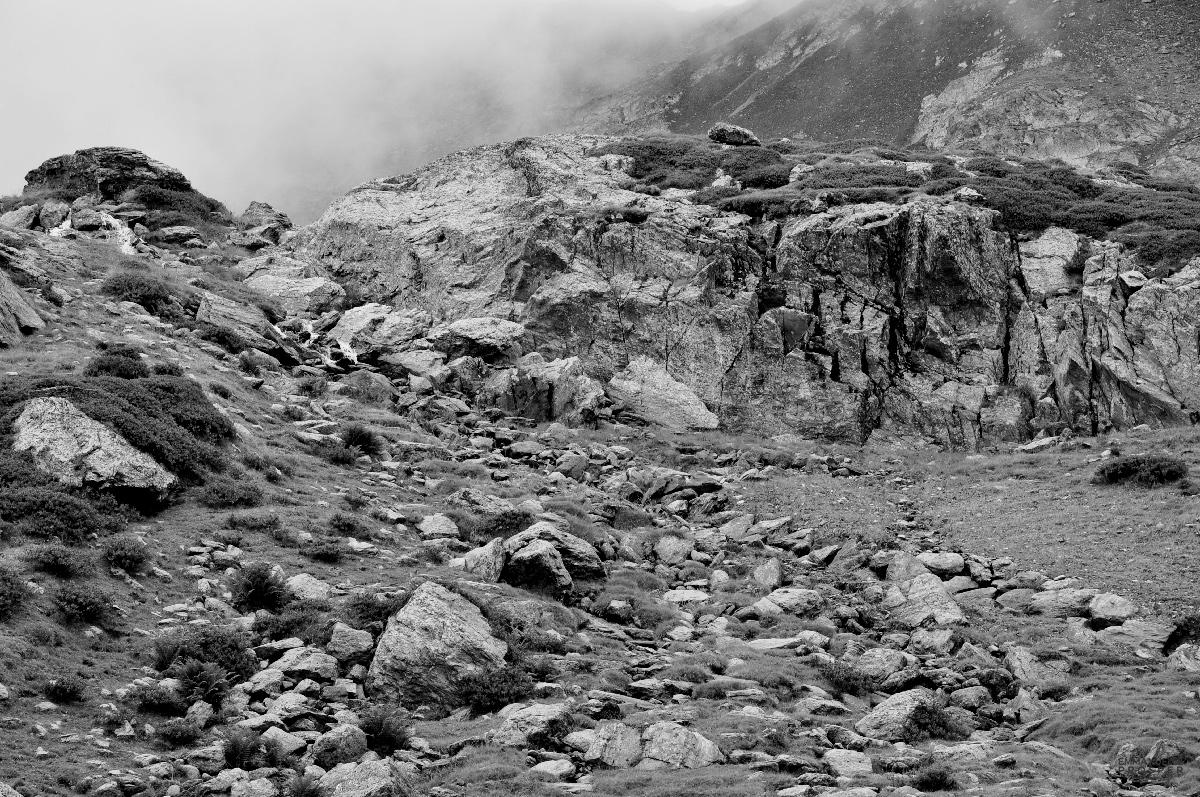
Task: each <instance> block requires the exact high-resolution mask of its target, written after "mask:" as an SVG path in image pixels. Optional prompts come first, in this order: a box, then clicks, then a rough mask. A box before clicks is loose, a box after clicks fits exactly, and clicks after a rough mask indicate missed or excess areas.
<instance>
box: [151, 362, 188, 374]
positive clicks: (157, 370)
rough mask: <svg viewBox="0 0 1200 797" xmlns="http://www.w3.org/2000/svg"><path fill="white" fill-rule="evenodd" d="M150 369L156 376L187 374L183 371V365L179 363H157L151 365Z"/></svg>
mask: <svg viewBox="0 0 1200 797" xmlns="http://www.w3.org/2000/svg"><path fill="white" fill-rule="evenodd" d="M150 370H151V372H152V373H153V374H154V375H155V376H175V377H183V376H186V374H185V373H184V371H183V366H181V365H179V364H178V363H167V362H161V363H155V364H154V365H152V366H150Z"/></svg>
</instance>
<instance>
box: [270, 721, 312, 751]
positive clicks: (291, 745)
mask: <svg viewBox="0 0 1200 797" xmlns="http://www.w3.org/2000/svg"><path fill="white" fill-rule="evenodd" d="M262 738H263V741H265V742H268V743H270V744H274V745H277V746H278V747H279V750H280V752H282V753H283V754H284V755H295V754H297V753H303V752H304V751H305V750H306V749H307V748H308V742H306V741H304V739H302V738H300V737H299V736H297V735H295V734H294V733H288V732H287V731H285V730H283V729H282V728H276V727H273V726H272V727H270V728H267V729H266V730H265V731H263V733H262Z"/></svg>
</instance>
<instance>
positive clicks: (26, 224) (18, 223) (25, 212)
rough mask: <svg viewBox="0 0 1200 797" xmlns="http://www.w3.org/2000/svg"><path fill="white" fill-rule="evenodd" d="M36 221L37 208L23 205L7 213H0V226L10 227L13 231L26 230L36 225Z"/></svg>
mask: <svg viewBox="0 0 1200 797" xmlns="http://www.w3.org/2000/svg"><path fill="white" fill-rule="evenodd" d="M37 219H38V206H37V205H23V206H22V207H19V208H16V209H15V210H10V211H8V212H7V213H0V226H4V227H12V228H13V229H14V230H28V229H29V228H30V227H32V226H33V225H34V224H36V223H37Z"/></svg>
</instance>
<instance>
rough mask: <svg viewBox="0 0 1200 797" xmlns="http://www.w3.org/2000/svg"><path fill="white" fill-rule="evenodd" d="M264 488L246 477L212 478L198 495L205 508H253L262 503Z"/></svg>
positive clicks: (221, 476) (219, 476)
mask: <svg viewBox="0 0 1200 797" xmlns="http://www.w3.org/2000/svg"><path fill="white" fill-rule="evenodd" d="M262 498H263V494H262V488H261V487H259V486H258V484H257V483H256V482H254V481H250V480H248V479H247V478H246V477H244V476H243V477H242V478H239V479H235V478H233V477H231V476H224V475H218V476H212V477H210V478H209V479H208V481H207V483H206V484H205V485H204V487H202V488H201V490H200V492H199V493H198V494H197V495H196V500H198V501H199V502H200V503H201V504H203V505H204V506H207V507H210V508H212V509H232V508H235V507H253V506H258V505H259V504H260V503H262Z"/></svg>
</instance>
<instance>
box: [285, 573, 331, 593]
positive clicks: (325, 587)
mask: <svg viewBox="0 0 1200 797" xmlns="http://www.w3.org/2000/svg"><path fill="white" fill-rule="evenodd" d="M285 583H286V584H287V588H288V589H289V590H291V593H292V594H293V595H294V596H296V597H297V598H299V599H301V600H325V599H326V598H328V597H329V595H330V594H331V593H332V592H333V587H331V586H329V584H327V583H325V582H324V581H322V580H321V579H319V578H317V577H316V576H313V575H310V574H308V573H297V574H296V575H294V576H291V577H290V578H288V579H287V581H286V582H285Z"/></svg>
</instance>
